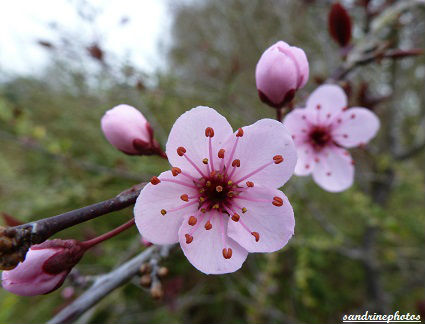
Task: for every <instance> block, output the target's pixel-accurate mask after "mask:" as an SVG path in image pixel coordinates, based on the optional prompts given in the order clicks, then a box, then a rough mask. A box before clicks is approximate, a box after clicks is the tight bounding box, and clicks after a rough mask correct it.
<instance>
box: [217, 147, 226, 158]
mask: <svg viewBox="0 0 425 324" xmlns="http://www.w3.org/2000/svg"><path fill="white" fill-rule="evenodd" d="M224 152H226V151H225V150H224V149H220V150H219V151H218V154H217V155H218V157H219V158H220V159H224Z"/></svg>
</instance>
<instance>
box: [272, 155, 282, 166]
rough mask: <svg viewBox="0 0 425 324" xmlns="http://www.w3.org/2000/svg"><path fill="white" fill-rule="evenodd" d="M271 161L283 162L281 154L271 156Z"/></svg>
mask: <svg viewBox="0 0 425 324" xmlns="http://www.w3.org/2000/svg"><path fill="white" fill-rule="evenodd" d="M273 161H274V163H275V164H279V163H281V162H283V156H282V155H275V156H273Z"/></svg>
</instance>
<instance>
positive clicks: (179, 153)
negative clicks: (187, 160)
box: [177, 146, 186, 156]
mask: <svg viewBox="0 0 425 324" xmlns="http://www.w3.org/2000/svg"><path fill="white" fill-rule="evenodd" d="M185 153H186V149H185V148H184V147H183V146H179V147H178V148H177V154H178V155H179V156H183V155H184V154H185Z"/></svg>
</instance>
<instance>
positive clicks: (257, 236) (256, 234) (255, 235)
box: [251, 232, 260, 242]
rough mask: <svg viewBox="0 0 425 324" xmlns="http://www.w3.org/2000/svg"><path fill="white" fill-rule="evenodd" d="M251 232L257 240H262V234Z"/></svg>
mask: <svg viewBox="0 0 425 324" xmlns="http://www.w3.org/2000/svg"><path fill="white" fill-rule="evenodd" d="M251 234H252V236H254V237H255V242H258V241H259V240H260V234H258V232H251Z"/></svg>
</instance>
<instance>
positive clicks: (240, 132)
mask: <svg viewBox="0 0 425 324" xmlns="http://www.w3.org/2000/svg"><path fill="white" fill-rule="evenodd" d="M242 136H243V129H242V128H239V129H238V132H237V133H236V137H242Z"/></svg>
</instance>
